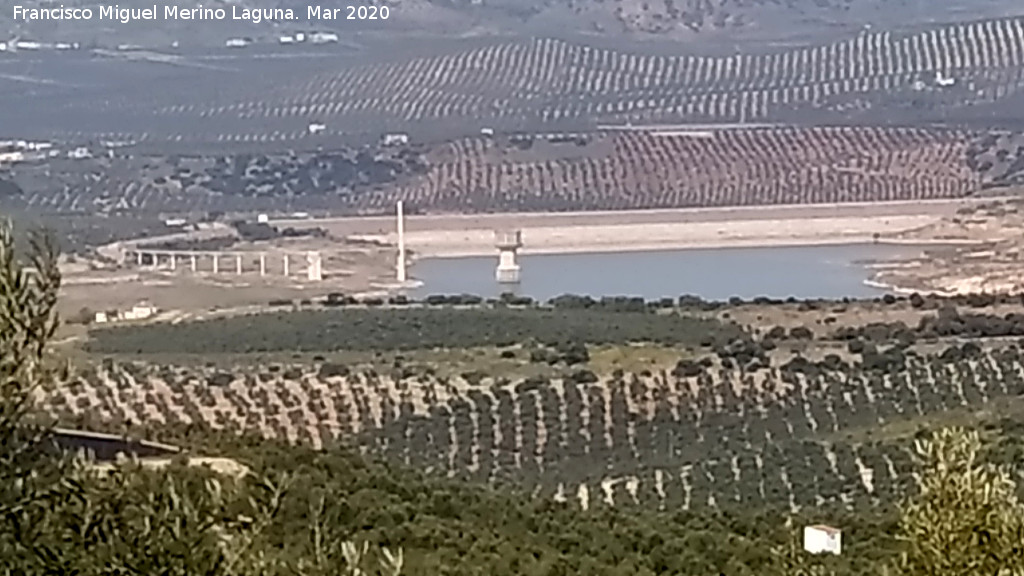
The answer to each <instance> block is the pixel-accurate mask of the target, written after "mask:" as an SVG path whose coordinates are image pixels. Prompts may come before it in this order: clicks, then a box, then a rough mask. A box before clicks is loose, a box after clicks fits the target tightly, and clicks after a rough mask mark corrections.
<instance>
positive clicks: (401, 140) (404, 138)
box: [382, 133, 409, 146]
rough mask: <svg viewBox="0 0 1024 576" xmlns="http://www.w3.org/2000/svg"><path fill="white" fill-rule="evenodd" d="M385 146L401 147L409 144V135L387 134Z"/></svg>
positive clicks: (384, 141) (384, 140)
mask: <svg viewBox="0 0 1024 576" xmlns="http://www.w3.org/2000/svg"><path fill="white" fill-rule="evenodd" d="M382 143H383V145H384V146H401V145H403V144H408V143H409V135H408V134H405V133H396V134H385V135H384V139H383V142H382Z"/></svg>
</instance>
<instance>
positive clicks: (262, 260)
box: [260, 252, 267, 276]
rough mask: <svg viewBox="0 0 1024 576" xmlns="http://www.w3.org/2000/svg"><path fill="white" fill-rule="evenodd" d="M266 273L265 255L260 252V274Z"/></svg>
mask: <svg viewBox="0 0 1024 576" xmlns="http://www.w3.org/2000/svg"><path fill="white" fill-rule="evenodd" d="M266 275H267V255H266V254H264V253H263V252H260V276H266Z"/></svg>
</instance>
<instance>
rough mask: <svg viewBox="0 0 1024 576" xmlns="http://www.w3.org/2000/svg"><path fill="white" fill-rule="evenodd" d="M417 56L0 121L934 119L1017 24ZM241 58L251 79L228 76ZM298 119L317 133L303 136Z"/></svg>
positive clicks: (557, 124) (1010, 86) (968, 104)
mask: <svg viewBox="0 0 1024 576" xmlns="http://www.w3.org/2000/svg"><path fill="white" fill-rule="evenodd" d="M422 52H423V53H422V54H420V53H410V52H401V51H391V52H389V53H388V54H389V55H388V56H387V57H383V56H381V57H377V58H373V57H366V58H353V57H351V55H349V57H347V58H339V59H337V60H326V61H321V62H318V63H317V64H316V65H315V66H314V65H312V64H310V63H309V62H304V61H297V62H296V63H295V65H294V66H292V68H294V70H293V71H289V70H288V68H289V67H288V66H286V65H284V66H282V65H281V63H280V62H277V63H276V64H274V66H275V67H274V68H273V70H274V75H273V81H272V82H269V81H267V80H268V76H267V75H266V73H263V72H259V71H260V70H263V69H267V70H269V69H270V68H268V67H269V66H270V65H271V63H272V61H273V60H274V59H268V58H262V57H256V56H253V57H252V58H251V62H248V61H247V60H246V57H244V56H234V57H233V58H232V60H231V61H230V65H231V66H232V68H231V69H230V70H236V69H237V71H235V72H233V73H230V74H229V73H227V70H226V69H213V70H204V69H202V67H201V66H199V64H200V62H194V63H192V64H193V65H195V66H198V67H197V68H196V69H193V70H191V71H189V72H187V73H186V72H180V73H179V74H180V75H185V76H187V75H188V74H193V75H195V78H194V79H192V80H188V81H187V83H188V85H195V86H203V87H204V88H202V89H197V90H194V91H184V93H182V92H183V91H182V90H180V86H181V84H178V83H176V84H175V85H176V86H179V88H177V89H175V90H174V96H173V98H172V97H169V96H167V95H166V94H167V90H166V89H161V83H159V82H158V83H155V85H153V86H142V87H139V85H138V83H137V82H135V81H132V80H131V79H130V78H128V77H124V78H121V79H120V80H119V82H120V83H121V84H124V86H121V87H115V86H111V87H109V89H108V91H107V93H105V94H100V95H92V96H89V97H85V98H81V97H74V98H72V97H71V95H72V93H68V94H67V98H66V99H67V102H66V103H63V104H61V105H60V106H51V107H48V108H51V109H59V110H60V114H52V113H50V114H47V115H39V114H38V112H33V111H32V107H33V105H34V104H35V105H38V101H37V102H33V101H25V102H23V103H21V104H20V105H19V106H12V109H11V111H10V112H8V114H11V115H12V116H11V118H10V120H11V124H12V125H15V124H18V125H20V124H23V122H21V120H23V119H22V118H21V115H22V114H27V115H28V116H27V117H32V118H33V121H32V123H30V124H26V129H28V130H36V131H38V132H39V133H41V134H42V133H45V134H49V135H51V136H53V137H57V138H62V139H76V138H77V139H83V138H89V137H90V135H91V134H95V132H94V131H95V128H94V126H96V125H103V126H104V128H103V132H106V133H113V134H118V135H119V136H121V137H129V136H130V137H132V138H134V139H137V140H142V141H145V142H148V143H150V144H152V145H156V144H164V145H171V144H175V145H180V146H185V147H186V148H187V145H188V144H191V145H193V146H195V145H197V144H204V145H219V146H230V145H237V146H243V145H250V146H258V145H265V146H270V145H276V146H278V147H280V146H285V145H290V146H309V147H315V146H316V145H317V144H320V145H322V143H323V142H329V141H331V139H332V138H333V139H335V140H353V141H354V140H356V139H359V138H363V139H366V138H377V137H379V135H380V134H381V133H382V132H408V133H409V134H410V135H411V136H412V137H413V139H418V140H434V139H445V138H452V137H457V136H465V135H467V134H471V133H476V132H478V131H479V130H480V129H481V128H482V127H484V126H489V127H492V128H494V129H495V130H498V131H510V130H523V131H531V132H536V131H548V130H583V129H593V128H594V127H595V126H596V125H599V124H602V123H622V122H634V123H638V122H668V123H680V122H740V121H771V122H814V123H826V124H827V123H837V122H854V121H856V122H867V121H871V122H880V121H885V122H897V123H902V124H906V123H913V122H920V121H929V122H931V121H945V122H949V121H955V120H956V119H957V114H959V113H961V112H963V113H965V114H966V113H972V114H973V112H974V110H975V109H977V107H978V106H983V105H986V104H995V103H998V102H1000V101H1003V100H1006V99H1009V98H1013V97H1014V96H1015V95H1017V93H1018V92H1019V88H1020V87H1021V83H1022V81H1024V67H1022V64H1024V18H1006V19H999V20H986V21H977V22H970V23H964V24H958V25H954V26H945V27H940V28H934V29H929V30H925V31H921V32H918V33H914V34H897V33H893V32H868V33H863V34H860V35H857V36H856V37H853V38H850V39H847V40H842V41H838V42H835V43H831V44H820V45H817V46H814V47H807V48H799V49H789V50H782V51H772V52H763V51H762V52H741V53H735V54H732V55H729V56H720V57H711V56H698V55H694V54H693V53H688V52H686V51H685V50H680V51H679V52H678V53H676V54H674V55H654V54H653V53H644V52H642V51H630V50H625V49H610V48H603V47H597V46H590V45H585V44H582V43H576V42H567V41H562V40H556V39H551V38H536V39H531V40H512V39H509V40H501V39H495V40H480V39H473V40H466V41H459V42H456V43H454V44H451V45H449V46H448V47H446V48H444V49H441V48H438V49H436V50H435V49H429V50H424V51H422ZM314 60H316V59H314ZM320 60H323V59H320ZM247 62H248V63H247ZM334 62H338V63H334ZM187 64H189V62H188V61H187V60H186V61H183V62H182V65H183V66H182V69H183V70H188V68H187V67H186V66H185V65H187ZM202 64H203V65H204V66H207V64H206V63H202ZM90 65H91V64H90ZM245 66H249V67H250V68H251V70H250V68H245V69H246V70H250V72H251V73H248V74H241V73H239V72H238V71H240V70H242V69H243V68H244V67H245ZM33 70H34V72H33V73H34V74H35V75H38V74H40V72H38V67H37V68H33ZM317 70H318V71H319V72H317ZM188 78H192V76H188ZM177 82H181V80H178V81H177ZM115 88H116V89H115ZM121 88H124V90H121ZM43 89H44V88H36V90H43ZM19 107H24V108H25V111H23V112H18V108H19ZM36 116H38V118H35V117H36ZM0 118H2V117H0ZM975 120H977V121H981V120H983V118H981V119H978V118H975ZM310 122H322V123H325V124H326V126H327V129H326V131H324V132H322V133H320V134H318V135H315V136H314V135H310V134H308V133H307V131H306V128H307V126H308V124H309V123H310ZM86 124H88V126H86Z"/></svg>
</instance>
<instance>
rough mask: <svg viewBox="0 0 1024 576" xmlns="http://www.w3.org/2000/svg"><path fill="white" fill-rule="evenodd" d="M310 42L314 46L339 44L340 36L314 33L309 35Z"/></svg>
mask: <svg viewBox="0 0 1024 576" xmlns="http://www.w3.org/2000/svg"><path fill="white" fill-rule="evenodd" d="M309 41H310V42H312V43H313V44H327V43H329V42H337V41H338V35H337V34H335V33H333V32H314V33H312V34H310V35H309Z"/></svg>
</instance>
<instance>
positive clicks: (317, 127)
mask: <svg viewBox="0 0 1024 576" xmlns="http://www.w3.org/2000/svg"><path fill="white" fill-rule="evenodd" d="M324 130H327V125H326V124H310V125H309V133H310V134H319V133H321V132H323V131H324Z"/></svg>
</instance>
